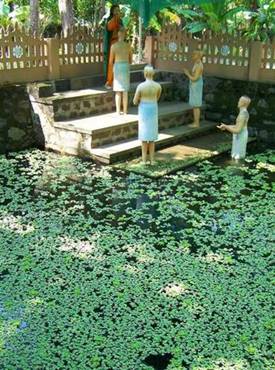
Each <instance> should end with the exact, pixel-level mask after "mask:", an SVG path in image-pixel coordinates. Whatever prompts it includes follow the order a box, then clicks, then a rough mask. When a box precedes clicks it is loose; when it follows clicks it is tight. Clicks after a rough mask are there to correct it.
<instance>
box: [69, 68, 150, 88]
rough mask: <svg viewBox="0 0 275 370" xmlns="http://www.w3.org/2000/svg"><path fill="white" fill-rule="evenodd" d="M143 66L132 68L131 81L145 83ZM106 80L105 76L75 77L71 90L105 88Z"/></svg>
mask: <svg viewBox="0 0 275 370" xmlns="http://www.w3.org/2000/svg"><path fill="white" fill-rule="evenodd" d="M142 66H143V65H139V64H138V65H135V66H132V67H131V72H130V81H131V82H141V81H144V76H143V68H144V67H142ZM105 80H106V78H105V76H103V75H95V76H85V77H75V78H72V79H71V80H70V87H71V90H81V89H90V88H92V87H96V86H103V85H104V84H105V82H106V81H105Z"/></svg>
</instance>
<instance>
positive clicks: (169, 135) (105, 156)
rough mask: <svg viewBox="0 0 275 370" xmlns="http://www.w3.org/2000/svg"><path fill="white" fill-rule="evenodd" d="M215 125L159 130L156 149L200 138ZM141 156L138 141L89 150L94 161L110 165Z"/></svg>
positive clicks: (128, 141)
mask: <svg viewBox="0 0 275 370" xmlns="http://www.w3.org/2000/svg"><path fill="white" fill-rule="evenodd" d="M216 125H217V123H215V122H209V121H202V122H201V127H199V128H194V127H190V126H188V125H183V126H178V127H174V128H169V129H165V130H161V131H160V133H159V138H158V140H157V141H156V149H162V148H166V147H169V146H173V145H176V144H178V143H179V142H181V141H183V140H187V139H190V138H193V137H198V136H202V135H205V134H208V133H210V132H212V131H214V130H216ZM140 155H141V145H140V141H139V140H138V139H129V140H125V141H122V142H120V143H116V144H108V145H105V146H102V147H99V148H93V149H92V150H91V156H92V158H93V159H94V160H95V161H98V162H101V163H105V164H112V163H115V162H119V161H123V160H128V159H129V158H134V157H138V156H140Z"/></svg>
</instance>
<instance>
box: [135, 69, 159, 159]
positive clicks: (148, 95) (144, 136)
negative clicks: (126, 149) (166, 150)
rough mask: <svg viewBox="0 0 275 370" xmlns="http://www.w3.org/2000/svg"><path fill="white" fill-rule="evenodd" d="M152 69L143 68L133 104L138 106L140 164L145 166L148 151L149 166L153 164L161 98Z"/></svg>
mask: <svg viewBox="0 0 275 370" xmlns="http://www.w3.org/2000/svg"><path fill="white" fill-rule="evenodd" d="M154 74H155V72H154V68H153V67H152V66H146V67H145V68H144V77H145V79H146V81H145V82H143V83H141V84H139V85H138V87H137V90H136V93H135V97H134V104H135V105H138V106H139V107H138V118H139V126H138V138H139V140H141V142H142V163H143V164H146V162H147V155H148V151H149V156H150V164H151V165H153V164H155V162H154V156H155V141H156V140H157V139H158V100H159V98H160V96H161V91H162V89H161V85H160V84H159V83H157V82H155V81H153V77H154Z"/></svg>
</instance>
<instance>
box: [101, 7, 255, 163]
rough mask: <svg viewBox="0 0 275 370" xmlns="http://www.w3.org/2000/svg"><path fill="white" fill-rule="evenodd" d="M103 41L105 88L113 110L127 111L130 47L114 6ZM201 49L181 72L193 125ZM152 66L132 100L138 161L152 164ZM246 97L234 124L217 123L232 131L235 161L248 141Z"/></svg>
mask: <svg viewBox="0 0 275 370" xmlns="http://www.w3.org/2000/svg"><path fill="white" fill-rule="evenodd" d="M106 35H107V36H106V42H105V63H106V64H105V71H106V76H107V79H106V84H105V87H106V88H107V89H111V88H113V91H114V92H115V101H116V113H117V114H118V115H120V114H127V112H128V92H129V89H130V65H131V63H132V49H131V46H130V44H128V43H127V42H126V41H125V37H126V30H125V29H124V28H123V23H122V20H121V15H120V8H119V6H118V5H114V6H112V8H111V10H110V16H109V17H108V19H107V22H106ZM202 59H203V52H202V51H201V50H195V51H194V52H193V54H192V61H193V63H194V65H193V68H192V71H189V70H187V69H186V68H184V70H183V73H184V74H185V75H186V77H187V78H188V79H189V105H190V106H191V107H192V108H193V116H194V120H193V123H192V124H191V126H192V127H194V128H199V127H200V114H201V107H202V100H203V99H202V98H203V61H202ZM154 74H155V71H154V68H153V67H152V66H150V65H147V66H146V67H145V68H144V77H145V81H144V82H143V83H141V84H139V85H138V87H137V89H136V92H135V96H134V100H133V103H134V104H135V105H138V118H139V129H138V138H139V140H140V141H141V146H142V163H143V164H147V159H148V155H149V163H150V164H151V165H153V164H154V163H155V160H154V157H155V141H156V140H157V139H158V101H159V99H160V96H161V92H162V89H161V85H160V84H159V83H157V82H155V81H154V80H153V79H154ZM250 101H251V100H250V98H249V97H248V96H242V97H241V98H240V99H239V102H238V108H239V115H238V117H237V119H236V124H235V125H227V124H224V123H221V124H220V125H218V126H217V128H218V129H220V130H222V131H228V132H230V133H232V134H233V142H232V152H231V157H232V158H233V159H235V160H239V159H243V158H245V155H246V147H247V140H248V130H247V123H248V120H249V113H248V111H247V108H248V106H249V104H250Z"/></svg>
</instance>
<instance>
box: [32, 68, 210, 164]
mask: <svg viewBox="0 0 275 370" xmlns="http://www.w3.org/2000/svg"><path fill="white" fill-rule="evenodd" d="M142 69H143V66H141V69H138V68H137V67H134V68H133V70H132V71H131V89H130V94H129V103H130V108H129V114H128V115H117V114H116V113H114V110H115V103H114V93H113V92H112V91H110V90H106V89H105V88H104V87H102V86H103V82H104V80H103V77H102V76H93V77H83V78H74V79H71V80H70V81H68V80H61V81H56V82H55V83H53V82H45V83H43V84H41V83H38V84H32V85H30V86H29V93H30V98H31V102H32V105H33V109H34V112H35V113H36V115H38V116H39V119H40V123H41V125H42V129H43V133H44V136H45V142H46V148H47V149H52V150H55V151H58V152H61V153H64V154H70V155H77V156H80V157H88V158H92V159H93V160H96V161H99V162H101V163H106V164H110V163H114V162H118V161H122V160H125V159H129V158H132V157H137V156H139V155H140V153H141V148H140V142H139V141H138V140H137V133H138V116H137V108H136V107H133V104H132V100H133V95H134V92H135V90H136V87H137V85H138V83H140V82H141V81H143V80H144V79H143V73H142ZM159 76H160V75H159V74H157V76H156V80H157V81H158V82H160V83H161V85H162V89H163V93H162V97H161V100H160V103H159V139H158V141H157V142H156V148H157V150H158V149H162V148H166V147H169V146H173V145H176V144H178V143H180V142H182V141H183V140H188V139H190V138H194V137H197V136H200V135H206V134H209V133H211V132H213V130H215V126H216V123H213V122H208V121H202V124H201V127H200V128H192V127H190V126H188V124H190V123H191V122H192V109H191V107H190V106H189V105H188V104H186V103H184V102H177V101H176V99H175V98H176V97H175V96H174V91H173V85H172V83H171V82H169V81H168V82H167V81H161V80H159ZM202 115H203V112H202ZM203 118H204V117H203V116H202V119H203Z"/></svg>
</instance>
